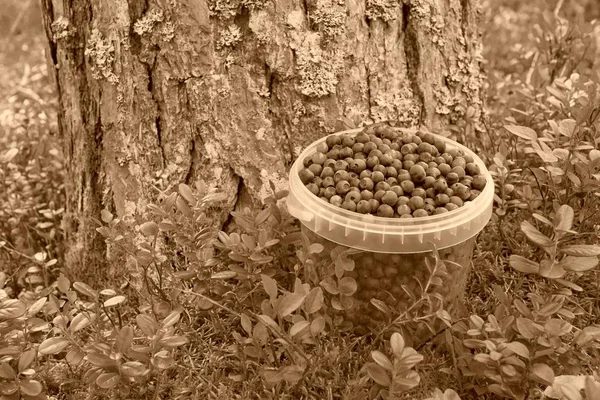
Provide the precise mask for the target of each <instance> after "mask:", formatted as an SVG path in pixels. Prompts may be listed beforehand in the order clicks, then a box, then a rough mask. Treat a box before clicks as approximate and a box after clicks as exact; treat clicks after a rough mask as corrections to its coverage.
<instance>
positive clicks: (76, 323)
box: [69, 313, 92, 333]
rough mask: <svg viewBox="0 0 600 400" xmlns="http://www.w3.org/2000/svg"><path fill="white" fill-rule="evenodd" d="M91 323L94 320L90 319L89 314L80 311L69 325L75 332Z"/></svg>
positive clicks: (70, 329)
mask: <svg viewBox="0 0 600 400" xmlns="http://www.w3.org/2000/svg"><path fill="white" fill-rule="evenodd" d="M91 323H92V321H90V320H89V318H88V317H87V315H85V314H84V313H79V314H77V315H75V317H73V319H72V320H71V324H70V325H69V331H71V332H72V333H75V332H77V331H80V330H82V329H84V328H86V327H88V326H89V325H90V324H91Z"/></svg>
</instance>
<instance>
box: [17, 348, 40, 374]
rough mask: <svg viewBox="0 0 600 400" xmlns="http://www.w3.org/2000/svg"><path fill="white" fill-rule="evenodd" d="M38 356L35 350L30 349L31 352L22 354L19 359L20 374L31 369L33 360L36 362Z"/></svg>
mask: <svg viewBox="0 0 600 400" xmlns="http://www.w3.org/2000/svg"><path fill="white" fill-rule="evenodd" d="M36 355H37V351H35V349H29V350H27V351H25V352H24V353H23V354H21V357H19V363H18V366H17V368H18V370H19V372H23V371H24V370H26V369H27V368H29V366H30V365H31V363H32V362H33V360H35V356H36Z"/></svg>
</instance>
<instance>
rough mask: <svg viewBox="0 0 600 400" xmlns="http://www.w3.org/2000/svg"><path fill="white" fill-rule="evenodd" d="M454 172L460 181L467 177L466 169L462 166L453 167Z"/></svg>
mask: <svg viewBox="0 0 600 400" xmlns="http://www.w3.org/2000/svg"><path fill="white" fill-rule="evenodd" d="M452 172H454V173H455V174H456V175H458V179H462V178H464V177H465V169H464V168H463V167H461V166H456V167H452Z"/></svg>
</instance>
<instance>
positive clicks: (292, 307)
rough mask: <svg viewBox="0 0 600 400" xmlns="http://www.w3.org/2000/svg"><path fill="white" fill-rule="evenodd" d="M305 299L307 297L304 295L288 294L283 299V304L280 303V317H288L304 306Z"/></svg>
mask: <svg viewBox="0 0 600 400" xmlns="http://www.w3.org/2000/svg"><path fill="white" fill-rule="evenodd" d="M305 298H306V295H305V294H302V293H288V294H286V295H285V296H284V297H283V299H281V303H279V315H281V316H282V317H287V316H288V315H290V314H291V313H293V312H294V311H296V310H297V309H298V308H300V306H302V303H303V302H304V299H305Z"/></svg>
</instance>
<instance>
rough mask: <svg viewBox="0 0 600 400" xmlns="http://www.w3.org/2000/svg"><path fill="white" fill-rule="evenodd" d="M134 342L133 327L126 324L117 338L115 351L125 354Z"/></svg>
mask: <svg viewBox="0 0 600 400" xmlns="http://www.w3.org/2000/svg"><path fill="white" fill-rule="evenodd" d="M132 342H133V328H132V327H131V326H124V327H123V328H121V330H120V331H119V334H118V335H117V339H116V340H115V345H114V351H115V352H116V353H121V354H125V353H127V351H128V350H129V348H130V347H131V343H132Z"/></svg>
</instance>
